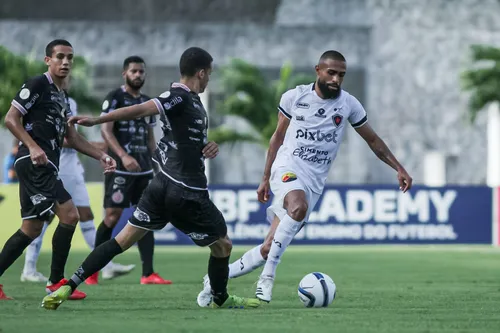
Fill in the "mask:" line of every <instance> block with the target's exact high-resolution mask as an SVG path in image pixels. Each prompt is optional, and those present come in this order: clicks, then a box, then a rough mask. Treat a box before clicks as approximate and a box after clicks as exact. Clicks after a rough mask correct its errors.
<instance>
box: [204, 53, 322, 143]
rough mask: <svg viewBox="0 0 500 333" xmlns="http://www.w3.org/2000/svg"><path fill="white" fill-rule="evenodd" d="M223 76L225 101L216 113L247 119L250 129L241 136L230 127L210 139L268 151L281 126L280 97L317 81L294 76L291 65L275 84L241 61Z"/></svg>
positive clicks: (229, 66)
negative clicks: (296, 87) (279, 114)
mask: <svg viewBox="0 0 500 333" xmlns="http://www.w3.org/2000/svg"><path fill="white" fill-rule="evenodd" d="M221 72H222V88H223V91H224V93H225V94H226V98H225V99H224V101H223V102H222V103H220V104H219V105H218V106H217V112H218V113H219V114H223V115H231V116H233V117H238V118H240V119H244V121H245V122H246V123H247V124H249V125H250V126H249V127H250V128H251V129H250V130H249V131H248V132H244V133H242V132H240V131H237V130H235V129H233V128H230V127H229V126H227V125H221V126H219V127H217V128H214V129H213V130H210V132H209V136H210V140H213V141H215V142H217V143H218V144H223V143H236V142H254V143H258V144H261V145H263V146H264V147H267V146H268V144H269V140H270V138H271V136H272V134H273V133H274V130H275V129H276V125H277V122H278V111H277V107H278V105H279V101H280V98H281V95H282V94H283V93H284V92H286V91H287V90H289V89H291V88H295V86H297V85H300V84H307V83H311V82H312V81H314V76H313V75H303V74H294V73H293V68H292V66H291V64H290V63H286V64H284V65H283V67H282V68H281V70H280V77H279V79H277V80H273V81H270V80H267V79H266V78H265V77H264V75H263V73H262V72H261V71H260V70H259V68H257V67H256V66H254V65H252V64H249V63H247V62H245V61H243V60H241V59H232V60H231V61H230V62H229V64H227V65H226V66H224V67H223V68H222V69H221Z"/></svg>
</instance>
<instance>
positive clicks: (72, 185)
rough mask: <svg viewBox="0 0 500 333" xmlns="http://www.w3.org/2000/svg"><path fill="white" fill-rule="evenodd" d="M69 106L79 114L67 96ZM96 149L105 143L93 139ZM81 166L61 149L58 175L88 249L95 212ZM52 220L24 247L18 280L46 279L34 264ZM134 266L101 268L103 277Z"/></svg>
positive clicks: (90, 281)
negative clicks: (72, 205) (75, 212)
mask: <svg viewBox="0 0 500 333" xmlns="http://www.w3.org/2000/svg"><path fill="white" fill-rule="evenodd" d="M68 100H69V105H70V109H71V112H72V114H73V115H77V114H78V108H77V104H76V102H75V100H74V99H72V98H71V97H69V99H68ZM92 144H93V145H95V146H98V148H99V149H101V150H105V147H104V146H105V144H104V143H101V142H92ZM83 175H84V170H83V166H82V164H81V162H80V159H79V158H78V155H77V153H76V150H74V149H73V148H63V149H62V150H61V157H60V159H59V177H60V178H61V180H62V181H63V184H64V188H65V189H66V191H68V193H69V194H70V195H71V198H72V199H73V202H74V203H75V206H76V208H77V209H78V214H79V215H80V223H79V225H80V229H81V231H82V234H83V238H84V239H85V242H86V243H87V245H88V246H89V248H90V249H91V250H93V249H94V241H95V234H96V230H95V226H94V214H93V213H92V209H91V208H90V200H89V194H88V192H87V188H86V187H85V179H84V176H83ZM50 222H51V221H47V222H45V223H44V226H43V229H42V233H41V234H40V236H38V237H37V238H36V239H35V240H34V241H33V242H32V243H31V244H30V245H29V246H28V248H27V249H26V256H25V261H24V269H23V272H22V274H21V281H22V282H25V281H28V282H47V280H48V278H47V277H45V276H44V275H43V274H42V273H40V272H38V271H37V268H36V264H37V261H38V257H39V256H40V250H41V247H42V239H43V235H44V233H45V230H46V229H47V226H48V225H49V224H50ZM134 267H135V265H121V264H118V263H113V262H110V263H109V264H108V265H107V266H106V267H105V268H104V269H103V270H102V276H103V279H112V278H114V277H116V276H119V275H123V274H127V273H129V272H131V271H132V269H134ZM85 282H86V283H87V284H97V276H91V277H89V278H88V279H87V280H85Z"/></svg>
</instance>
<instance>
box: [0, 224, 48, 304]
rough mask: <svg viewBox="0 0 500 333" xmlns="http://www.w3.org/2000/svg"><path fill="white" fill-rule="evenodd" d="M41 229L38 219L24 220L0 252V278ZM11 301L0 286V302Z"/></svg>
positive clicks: (41, 225)
mask: <svg viewBox="0 0 500 333" xmlns="http://www.w3.org/2000/svg"><path fill="white" fill-rule="evenodd" d="M42 228H43V222H42V221H41V220H39V219H24V220H23V222H22V224H21V228H20V229H19V230H17V231H16V232H15V233H14V234H13V235H12V236H11V237H10V238H9V239H8V240H7V242H5V245H4V247H3V249H2V252H0V277H1V276H2V275H3V273H4V272H5V271H6V270H7V269H8V268H9V267H10V266H11V265H12V264H13V263H14V262H15V261H16V260H17V258H19V257H20V256H21V254H22V253H23V251H24V249H26V248H27V247H28V245H29V244H30V243H31V242H32V241H33V240H34V239H35V238H37V237H38V236H39V235H40V233H41V231H42ZM8 299H11V298H10V297H7V296H6V295H5V294H4V292H3V286H2V285H1V284H0V300H8Z"/></svg>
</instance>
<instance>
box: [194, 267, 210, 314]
mask: <svg viewBox="0 0 500 333" xmlns="http://www.w3.org/2000/svg"><path fill="white" fill-rule="evenodd" d="M196 301H197V302H198V305H199V306H201V307H202V308H208V307H209V306H210V304H211V303H212V287H211V286H210V279H209V278H208V274H207V275H205V276H204V277H203V290H202V291H200V293H199V294H198V298H197V299H196Z"/></svg>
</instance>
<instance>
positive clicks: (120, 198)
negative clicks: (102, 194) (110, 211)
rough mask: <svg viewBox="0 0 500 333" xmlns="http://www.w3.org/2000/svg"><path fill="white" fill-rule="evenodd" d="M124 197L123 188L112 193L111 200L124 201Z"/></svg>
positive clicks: (115, 201)
mask: <svg viewBox="0 0 500 333" xmlns="http://www.w3.org/2000/svg"><path fill="white" fill-rule="evenodd" d="M123 199H124V196H123V193H122V191H121V190H117V191H115V192H114V193H113V195H111V200H113V202H114V203H117V204H119V203H122V202H123Z"/></svg>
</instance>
